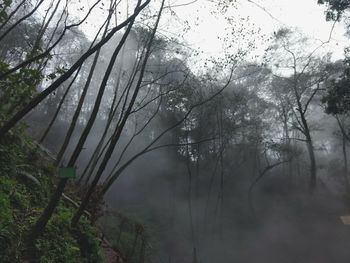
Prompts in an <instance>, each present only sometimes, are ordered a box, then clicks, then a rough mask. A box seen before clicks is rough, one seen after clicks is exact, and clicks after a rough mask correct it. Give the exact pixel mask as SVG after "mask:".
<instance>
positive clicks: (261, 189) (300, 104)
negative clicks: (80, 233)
mask: <svg viewBox="0 0 350 263" xmlns="http://www.w3.org/2000/svg"><path fill="white" fill-rule="evenodd" d="M131 2H132V3H130V5H131V6H133V5H134V4H135V3H134V2H135V1H131ZM194 2H197V1H194ZM248 2H252V1H248ZM314 2H315V3H314V6H315V9H317V10H319V9H320V8H321V7H320V6H318V5H317V1H314ZM326 2H328V1H326ZM330 2H331V1H330ZM113 3H114V1H111V3H108V4H110V5H111V8H110V10H112V7H113ZM159 3H160V2H159ZM159 3H158V2H156V3H152V5H151V6H150V7H148V8H147V9H145V10H146V11H147V12H146V11H145V12H144V13H142V17H141V18H140V17H139V16H137V15H138V14H137V15H135V17H136V18H137V19H136V21H133V20H132V22H128V23H126V25H127V26H125V28H123V30H119V31H116V33H114V35H113V36H112V37H111V38H110V39H109V40H108V41H107V42H106V44H104V45H102V46H101V47H100V48H98V49H96V51H97V52H95V53H93V54H90V55H91V56H90V57H88V58H86V59H85V60H82V62H81V63H80V65H79V67H76V69H75V70H72V72H71V73H69V72H70V71H69V69H70V68H72V67H74V65H75V63H76V61H79V59H81V57H82V56H84V54H86V52H89V50H91V48H92V47H94V46H96V45H97V44H96V43H99V41H103V40H104V39H107V37H108V33H109V32H112V30H113V28H115V27H117V25H119V23H120V22H119V21H117V19H116V17H117V15H116V14H115V13H117V9H115V13H113V12H110V13H108V12H107V11H108V10H107V9H106V10H107V11H106V10H104V9H103V8H105V7H104V6H102V5H101V6H100V5H98V7H99V8H100V9H101V10H102V11H98V12H97V11H96V12H97V13H93V14H95V15H96V14H100V13H99V12H101V14H100V16H101V17H98V18H97V17H96V21H95V24H93V20H87V21H88V22H89V24H90V25H91V24H92V25H93V26H94V27H93V28H92V27H89V26H88V25H84V24H83V25H82V26H80V25H79V27H73V29H72V30H69V31H67V33H64V37H62V40H60V41H59V44H58V45H57V46H55V47H54V49H53V50H52V51H50V56H51V57H50V59H48V60H47V61H46V62H45V63H43V64H40V67H38V69H39V68H40V73H41V74H42V76H43V77H42V78H41V79H40V80H39V81H37V83H36V85H35V89H34V90H35V92H34V93H33V94H32V95H30V96H28V98H29V99H28V101H29V103H30V100H31V99H32V98H35V96H36V95H37V94H40V92H45V91H46V90H48V89H50V88H51V87H52V85H54V84H55V83H56V82H55V81H57V79H58V80H59V79H60V77H61V76H64V75H65V74H68V73H69V74H70V75H69V76H67V78H65V80H64V81H62V84H60V85H59V86H58V87H57V88H56V89H55V90H54V91H53V92H50V93H48V95H47V96H46V97H45V98H44V99H42V100H41V101H40V103H38V104H37V105H36V106H35V107H34V108H33V109H31V110H30V111H28V114H26V116H25V118H24V121H25V123H26V125H27V126H28V130H29V133H30V135H31V137H32V138H34V139H35V140H36V141H37V142H38V143H39V144H42V145H43V146H44V147H46V148H47V149H48V150H49V151H50V152H51V153H52V155H54V156H56V160H54V161H53V162H54V163H55V164H54V165H55V166H56V167H66V166H68V167H69V166H74V167H75V168H76V170H77V178H76V179H75V180H71V181H69V183H68V186H67V188H66V189H68V190H66V192H68V193H69V194H74V195H75V197H76V198H77V199H78V200H79V206H80V208H81V207H82V210H87V211H89V212H90V214H91V218H90V219H91V221H92V223H93V224H96V225H98V227H99V229H100V230H101V232H102V233H103V235H104V236H106V238H107V239H108V240H109V242H110V243H111V244H112V245H113V246H114V248H115V249H116V250H117V251H119V252H120V253H121V255H122V257H123V258H124V259H125V261H126V262H138V263H142V262H167V263H172V262H175V263H199V262H201V263H210V262H220V263H226V262H227V263H231V262H252V263H254V262H259V263H265V262H266V263H275V262H276V263H277V262H278V263H280V262H286V263H289V262H291V263H292V262H296V263H304V262H305V263H312V262H318V263H322V262H325V263H329V262H337V263H342V262H344V263H345V262H349V259H350V250H349V244H350V228H349V226H347V225H344V224H343V222H342V221H341V219H340V216H344V215H347V214H348V213H349V204H350V203H349V194H350V184H349V178H348V177H349V171H348V156H347V151H348V150H349V123H350V122H349V107H348V106H347V105H348V101H347V102H343V101H342V98H345V97H346V96H349V94H348V93H346V92H345V93H342V94H341V95H338V96H335V95H334V94H336V93H335V91H334V89H335V87H337V84H339V83H340V84H339V85H338V86H341V83H343V82H341V80H344V79H345V80H346V81H347V74H348V66H349V65H348V57H347V56H348V54H347V53H346V51H345V55H344V56H343V57H341V58H339V49H343V47H341V48H340V46H337V45H334V43H333V42H332V41H333V40H331V38H330V39H329V41H328V42H331V44H330V45H328V42H322V41H319V39H316V38H312V37H310V36H309V35H307V34H305V32H303V30H302V28H301V29H300V28H295V27H289V26H286V25H285V24H284V25H283V26H281V27H278V28H276V27H275V26H274V28H273V30H271V28H263V31H264V32H263V33H264V34H265V35H264V36H261V38H262V39H267V40H266V42H264V44H261V43H260V42H259V41H258V40H257V39H256V38H257V34H258V33H257V32H259V30H258V29H256V28H251V24H250V20H248V19H247V20H242V19H240V20H239V19H237V20H239V22H237V21H236V20H235V19H234V18H232V17H231V14H232V12H233V11H232V10H236V11H237V10H239V8H240V7H239V5H238V6H236V5H233V3H231V1H222V2H220V3H219V4H218V5H217V6H216V5H213V6H212V5H210V6H211V8H217V9H216V11H215V12H214V11H213V13H215V14H213V17H214V18H215V17H217V16H220V15H221V16H222V19H223V20H225V21H226V23H228V24H225V26H227V27H228V28H230V29H231V30H232V32H230V33H227V32H226V33H225V34H226V35H223V36H220V39H221V41H222V42H221V43H222V44H223V47H224V51H222V53H220V55H219V56H208V53H201V51H202V50H201V48H198V49H197V48H196V46H195V45H191V44H190V43H189V42H187V41H186V38H176V37H173V36H172V35H171V34H170V33H169V34H168V35H167V31H166V28H167V27H170V28H171V25H172V24H171V23H173V22H171V21H173V20H172V19H175V18H178V19H179V20H176V19H175V20H176V21H177V22H178V23H179V24H180V25H181V22H179V21H181V15H180V14H179V15H178V16H177V13H176V12H177V11H173V10H172V9H171V6H170V7H169V6H168V7H166V8H163V6H162V7H161V8H160V10H161V11H162V10H163V9H164V14H163V17H161V15H160V14H161V12H159V13H157V12H158V9H156V8H159V7H158V4H159ZM163 3H164V2H163ZM75 4H76V3H75ZM106 4H107V2H106ZM194 4H196V3H194ZM127 5H129V3H127ZM169 5H170V4H169ZM254 6H255V8H257V7H258V8H259V7H260V11H259V12H261V11H263V12H267V11H268V10H266V8H269V5H267V6H266V8H262V6H260V4H259V5H256V4H255V5H254ZM326 7H327V6H324V8H326ZM328 7H329V6H328ZM89 8H91V7H89ZM123 8H124V6H123ZM191 8H194V7H193V6H192V7H191ZM241 8H242V7H241ZM300 8H302V7H300ZM329 8H330V7H329ZM129 9H130V10H131V8H130V7H128V10H127V14H129V15H130V13H129V12H131V11H130V10H129ZM246 9H247V7H246V6H244V7H243V9H242V13H241V15H243V14H244V13H245V12H246ZM62 10H64V9H63V7H62ZM135 10H137V8H136V9H135ZM189 10H190V9H189ZM200 10H201V9H200ZM230 10H231V11H230ZM274 10H275V8H272V7H271V12H273V11H274ZM325 10H326V9H325ZM330 10H333V9H330ZM236 11H235V12H236ZM347 11H348V10H347V9H345V10H342V12H344V16H345V15H348V14H347ZM40 12H43V11H42V10H41V11H40ZM62 12H63V14H65V13H64V11H62ZM123 12H124V11H123ZM135 12H136V11H135ZM201 12H204V11H203V10H202V11H201ZM201 12H199V11H198V13H197V15H198V17H201V14H202V13H201ZM67 13H68V12H67ZM84 14H85V13H84ZM108 14H110V17H109V18H104V16H106V17H107V15H108ZM131 14H132V13H131ZM73 15H74V18H75V19H76V20H77V21H79V19H83V18H84V16H83V15H81V14H80V13H74V12H73ZM124 15H125V14H124V13H123V15H122V16H124ZM183 15H184V16H185V14H183ZM260 15H261V14H260ZM321 15H324V14H321ZM114 16H115V21H114V20H113V19H112V18H114ZM53 17H54V19H53V21H55V22H57V23H58V22H60V20H59V16H57V14H56V16H53ZM102 17H103V18H104V19H106V24H102V23H103V21H104V20H102ZM111 17H112V18H111ZM213 17H211V18H210V19H212V18H213ZM118 18H119V17H118ZM158 18H159V19H160V18H163V19H164V20H167V21H168V23H170V24H166V23H165V22H164V21H162V22H161V23H160V28H158V22H159V21H158V20H157V19H158ZM318 18H319V17H318ZM36 19H39V21H40V18H39V17H36ZM89 19H91V17H89ZM324 19H325V20H326V18H324ZM253 20H254V22H255V23H257V21H259V19H258V18H255V19H253ZM68 21H69V20H68ZM84 21H85V20H84ZM157 21H158V22H157ZM169 21H170V22H169ZM198 21H200V19H199V18H198ZM198 21H197V23H199V22H198ZM134 22H135V24H132V23H134ZM191 22H193V21H191V20H189V22H188V23H189V24H191ZM28 23H29V22H28ZM65 23H66V22H65ZM86 23H87V22H86ZM109 23H110V24H109ZM338 23H339V25H338V24H337V28H338V27H339V26H340V25H341V26H342V27H344V28H346V29H348V27H347V25H346V23H344V21H343V20H340V21H338ZM58 24H59V25H61V24H60V23H58ZM179 24H177V25H179ZM185 24H186V23H185ZM38 25H39V23H38V22H36V23H34V22H33V27H35V26H36V27H39V26H38ZM101 25H102V26H101ZM327 25H328V24H327ZM99 26H101V29H103V28H104V27H105V34H104V33H100V32H98V33H97V35H96V38H95V40H94V37H95V36H94V35H93V34H95V33H93V32H95V31H96V30H97V29H98V28H99ZM129 26H130V28H129ZM261 26H265V27H266V25H265V24H264V25H261ZM61 27H62V28H63V29H62V28H61V30H63V31H62V32H64V30H65V29H64V28H65V27H67V25H66V24H64V25H61ZM200 27H201V26H199V28H200ZM58 28H60V27H58ZM56 29H57V28H56ZM0 30H1V28H0ZM184 30H185V31H186V32H185V33H186V34H189V35H190V34H191V26H188V28H186V29H184ZM197 30H199V29H198V28H197ZM332 30H333V29H332ZM219 31H220V32H221V29H220V30H219ZM270 31H271V32H270ZM1 32H2V31H0V33H1ZM18 32H19V31H18ZM58 32H61V31H58ZM101 32H103V30H101ZM337 32H338V31H337ZM44 33H45V34H44ZM44 33H43V34H44V35H45V36H46V34H47V36H46V37H45V38H43V39H42V42H43V43H45V41H48V40H47V39H48V36H50V34H53V35H52V37H53V38H52V39H59V34H60V33H57V32H56V33H55V28H54V27H48V29H47V32H45V31H44ZM338 33H339V32H338ZM186 34H185V35H186ZM193 34H194V35H195V34H198V32H197V31H196V29H194V33H193ZM92 36H93V37H92ZM237 36H240V38H237ZM259 38H260V35H259ZM11 39H12V38H9V37H8V39H6V38H5V40H7V42H8V43H10V44H11V43H12V42H11V41H12V40H11ZM29 39H30V38H29ZM189 39H191V38H190V37H189ZM0 41H1V40H0ZM260 41H261V39H260ZM14 43H15V45H17V50H22V49H23V50H26V48H27V49H28V47H26V46H25V44H23V43H20V42H16V41H15V42H14ZM49 43H50V42H49ZM263 45H266V47H265V46H263ZM315 47H316V48H315ZM7 48H8V47H6V48H0V51H1V52H0V56H1V60H2V61H5V62H6V63H7V64H6V65H7V67H8V68H11V67H10V66H12V67H14V65H17V64H18V61H21V59H22V58H21V56H19V55H16V56H15V55H14V54H13V52H12V53H11V51H9V50H7ZM118 48H119V49H118ZM196 49H197V50H196ZM203 49H205V47H204V46H203ZM215 52H216V51H215ZM27 53H28V52H27V51H25V54H27ZM23 54H24V53H23ZM23 54H22V57H25V56H27V55H23ZM114 54H116V56H115V57H114ZM332 54H333V55H332ZM334 54H335V55H334ZM113 57H114V59H113ZM5 62H4V63H5ZM197 62H198V63H197ZM34 68H35V69H37V68H36V67H34V66H33V70H34ZM4 72H5V73H6V71H4ZM67 72H68V73H67ZM9 74H10V73H9ZM11 74H12V73H11ZM0 76H1V75H0ZM90 77H91V79H90ZM0 79H1V77H0ZM345 80H344V81H345ZM11 81H12V80H11ZM344 85H345V84H344ZM345 86H346V85H345ZM346 87H347V86H346ZM4 90H5V89H4ZM6 92H8V91H7V90H6V91H4V92H3V93H0V99H1V100H2V101H3V105H4V106H1V109H2V110H3V111H4V112H5V113H4V114H3V115H4V116H5V117H4V120H2V122H1V123H6V121H5V120H10V119H11V118H10V117H11V116H16V115H14V113H15V112H17V111H19V110H20V109H21V107H25V105H26V103H27V102H26V100H25V99H24V95H23V96H22V95H20V96H19V98H18V101H15V100H14V102H11V100H9V102H6V100H7V98H8V97H11V96H12V95H11V94H10V92H8V93H9V94H10V95H7V93H6ZM101 92H102V93H101ZM100 95H101V96H100ZM6 96H8V97H6ZM84 96H85V97H84ZM99 96H100V98H99ZM346 98H348V97H346ZM334 100H336V101H335V102H334ZM5 102H6V103H5ZM11 103H12V104H14V106H12V104H11ZM332 103H333V104H332ZM342 103H343V104H342ZM95 109H96V111H95ZM94 111H95V115H94ZM75 117H76V119H75V120H74V118H75ZM50 122H51V124H52V126H51V125H50ZM90 124H91V126H90V127H89V125H90ZM69 131H70V132H71V134H70V132H69ZM85 135H86V136H85ZM84 136H85V137H84ZM65 141H66V142H67V144H66V145H65V143H64V142H65ZM76 153H78V155H77V156H76V157H77V158H75V157H74V156H75V155H76ZM74 158H75V159H74ZM72 164H74V165H72ZM85 201H86V202H85ZM80 204H81V205H80ZM84 204H85V207H83V205H84ZM140 229H141V230H140ZM145 250H146V252H145ZM139 255H140V256H139Z"/></svg>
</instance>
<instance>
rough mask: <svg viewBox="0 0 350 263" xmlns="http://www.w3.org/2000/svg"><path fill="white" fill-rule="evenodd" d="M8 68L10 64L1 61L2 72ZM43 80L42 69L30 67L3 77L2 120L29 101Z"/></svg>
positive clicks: (0, 113) (0, 96)
mask: <svg viewBox="0 0 350 263" xmlns="http://www.w3.org/2000/svg"><path fill="white" fill-rule="evenodd" d="M8 69H9V65H8V64H6V63H4V62H2V61H0V74H2V73H4V72H6V71H7V70H8ZM41 80H42V75H41V73H40V71H38V70H35V69H30V68H23V69H21V70H20V71H19V72H17V73H14V74H11V75H10V76H8V77H6V78H2V79H1V80H0V102H1V104H0V121H3V120H4V119H6V117H7V116H9V115H11V113H13V112H14V111H15V110H16V109H18V108H21V107H22V106H23V105H25V104H26V103H28V102H29V101H30V100H31V98H32V96H33V94H34V93H35V92H36V86H37V85H38V83H39V82H40V81H41Z"/></svg>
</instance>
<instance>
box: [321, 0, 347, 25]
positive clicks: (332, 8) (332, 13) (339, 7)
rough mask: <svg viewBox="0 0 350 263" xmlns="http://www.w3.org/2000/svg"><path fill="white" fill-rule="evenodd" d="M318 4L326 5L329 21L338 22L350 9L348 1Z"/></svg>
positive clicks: (325, 0)
mask: <svg viewBox="0 0 350 263" xmlns="http://www.w3.org/2000/svg"><path fill="white" fill-rule="evenodd" d="M318 4H322V5H323V4H326V5H327V7H328V10H327V12H326V20H327V21H337V20H339V18H340V17H341V15H342V13H343V12H344V11H345V10H346V9H348V8H349V7H350V3H349V1H347V0H318Z"/></svg>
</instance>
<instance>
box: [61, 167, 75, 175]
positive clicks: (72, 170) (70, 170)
mask: <svg viewBox="0 0 350 263" xmlns="http://www.w3.org/2000/svg"><path fill="white" fill-rule="evenodd" d="M58 175H59V177H60V178H75V176H76V172H75V168H74V167H61V168H60V170H59V173H58Z"/></svg>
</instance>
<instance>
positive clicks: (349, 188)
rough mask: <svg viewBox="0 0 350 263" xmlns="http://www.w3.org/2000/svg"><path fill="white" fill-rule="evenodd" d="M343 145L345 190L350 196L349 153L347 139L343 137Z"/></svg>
mask: <svg viewBox="0 0 350 263" xmlns="http://www.w3.org/2000/svg"><path fill="white" fill-rule="evenodd" d="M342 139H343V143H342V148H343V158H344V171H343V176H344V181H345V189H346V193H347V194H350V182H349V178H348V156H347V151H346V138H345V136H344V135H343V138H342Z"/></svg>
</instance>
